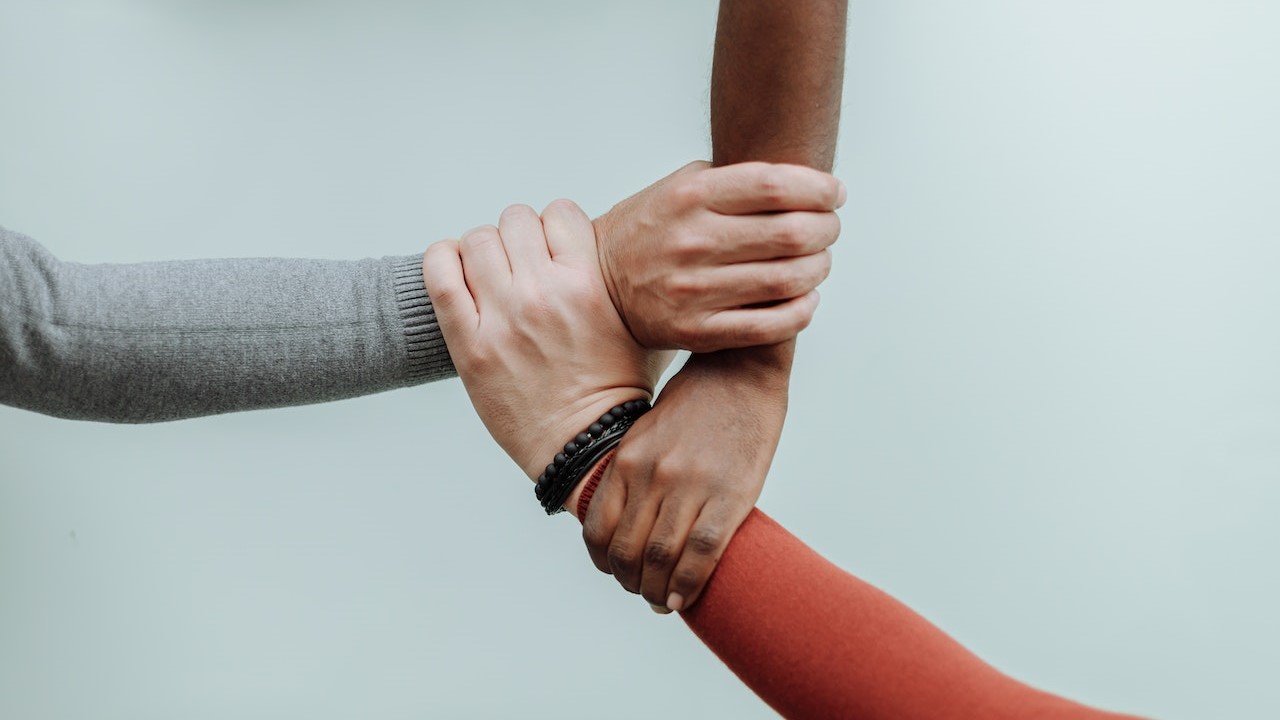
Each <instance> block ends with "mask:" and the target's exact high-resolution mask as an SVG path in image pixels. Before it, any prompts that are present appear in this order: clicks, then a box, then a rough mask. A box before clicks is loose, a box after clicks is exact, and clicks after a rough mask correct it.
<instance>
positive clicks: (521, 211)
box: [502, 203, 537, 220]
mask: <svg viewBox="0 0 1280 720" xmlns="http://www.w3.org/2000/svg"><path fill="white" fill-rule="evenodd" d="M530 215H537V213H535V212H534V211H533V208H531V207H529V206H528V205H525V204H524V203H516V204H515V205H508V206H507V207H506V209H504V210H503V211H502V219H503V220H513V219H516V218H521V217H528V216H530Z"/></svg>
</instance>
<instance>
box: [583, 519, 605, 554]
mask: <svg viewBox="0 0 1280 720" xmlns="http://www.w3.org/2000/svg"><path fill="white" fill-rule="evenodd" d="M609 539H610V535H609V533H608V532H607V531H606V530H605V528H604V523H600V522H592V521H590V520H588V521H587V522H585V523H583V524H582V541H583V542H584V543H586V544H587V549H589V550H591V551H593V552H605V551H607V548H608V545H609Z"/></svg>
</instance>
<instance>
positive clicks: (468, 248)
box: [458, 225, 511, 312]
mask: <svg viewBox="0 0 1280 720" xmlns="http://www.w3.org/2000/svg"><path fill="white" fill-rule="evenodd" d="M458 245H459V247H460V249H461V252H460V255H461V256H462V272H463V276H464V277H465V278H466V280H467V287H468V288H471V296H472V297H473V298H475V300H476V308H477V309H479V310H480V311H481V312H483V311H484V309H485V305H486V304H489V303H492V304H496V305H501V304H502V303H503V300H504V298H505V297H506V294H507V288H508V287H510V285H511V263H510V261H508V260H507V251H506V248H504V247H503V246H502V237H501V236H500V235H499V234H498V228H496V227H494V226H492V225H482V226H480V227H478V228H475V229H473V230H468V231H467V232H466V233H464V234H463V235H462V238H461V239H460V240H458Z"/></svg>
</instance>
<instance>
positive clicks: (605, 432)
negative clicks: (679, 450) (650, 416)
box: [533, 400, 651, 515]
mask: <svg viewBox="0 0 1280 720" xmlns="http://www.w3.org/2000/svg"><path fill="white" fill-rule="evenodd" d="M650 409H651V406H650V405H649V402H648V401H647V400H631V401H628V402H625V403H623V404H621V405H615V406H614V407H613V408H611V409H610V410H609V412H607V413H605V414H603V415H601V416H600V419H599V420H597V421H596V422H593V423H591V425H590V426H589V427H588V428H587V429H586V430H583V431H582V432H580V433H578V435H577V436H576V437H574V438H573V439H572V440H570V441H569V442H567V443H565V445H564V452H561V453H558V454H557V455H556V456H555V459H554V460H552V461H551V464H549V465H547V469H546V470H545V471H543V473H542V474H541V475H539V476H538V484H537V486H535V487H534V490H533V492H534V494H535V495H536V496H537V497H538V501H539V502H541V503H542V508H543V509H544V510H546V512H547V514H548V515H555V514H556V513H559V512H564V501H565V500H567V499H568V498H569V495H570V494H572V493H573V489H574V488H575V487H577V486H578V483H579V482H581V481H582V477H583V475H585V474H586V473H587V471H588V470H590V469H591V468H592V467H593V466H594V465H595V464H596V463H597V462H599V461H600V458H602V457H604V454H605V453H607V452H609V451H610V450H612V449H614V448H615V447H617V446H618V443H620V442H622V436H623V435H626V434H627V431H628V430H630V429H631V426H632V425H634V424H635V421H636V420H639V419H640V416H642V415H644V414H645V413H647V412H649V410H650Z"/></svg>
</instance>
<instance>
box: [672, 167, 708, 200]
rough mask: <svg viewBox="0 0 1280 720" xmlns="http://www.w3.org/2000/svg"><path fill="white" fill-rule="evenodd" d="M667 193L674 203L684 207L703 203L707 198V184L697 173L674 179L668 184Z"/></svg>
mask: <svg viewBox="0 0 1280 720" xmlns="http://www.w3.org/2000/svg"><path fill="white" fill-rule="evenodd" d="M667 193H668V197H669V198H670V200H671V202H672V204H673V205H675V206H676V207H682V208H689V207H695V206H698V205H702V204H703V203H704V202H706V199H707V190H706V186H705V184H704V183H703V182H702V180H701V179H700V178H699V177H698V176H696V175H691V176H685V177H682V178H679V179H677V180H675V181H673V182H672V183H671V184H670V185H669V186H667Z"/></svg>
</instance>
